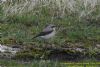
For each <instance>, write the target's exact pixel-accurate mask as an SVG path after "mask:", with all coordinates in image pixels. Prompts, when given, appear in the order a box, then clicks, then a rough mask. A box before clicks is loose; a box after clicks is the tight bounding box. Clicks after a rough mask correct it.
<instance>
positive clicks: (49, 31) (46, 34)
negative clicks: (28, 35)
mask: <svg viewBox="0 0 100 67" xmlns="http://www.w3.org/2000/svg"><path fill="white" fill-rule="evenodd" d="M55 28H56V26H55V25H53V24H50V25H48V26H46V27H45V28H44V29H43V31H42V32H40V33H39V34H38V35H36V36H35V37H34V38H37V37H40V38H42V39H45V40H47V39H50V38H52V37H53V36H55V34H56V29H55Z"/></svg>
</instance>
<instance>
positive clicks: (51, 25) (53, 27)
mask: <svg viewBox="0 0 100 67" xmlns="http://www.w3.org/2000/svg"><path fill="white" fill-rule="evenodd" d="M47 27H48V28H50V29H53V30H55V28H56V26H55V25H54V24H49V25H48V26H47Z"/></svg>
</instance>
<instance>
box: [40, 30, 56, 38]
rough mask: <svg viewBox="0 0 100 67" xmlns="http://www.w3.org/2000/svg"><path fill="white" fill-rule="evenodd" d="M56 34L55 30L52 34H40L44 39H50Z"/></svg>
mask: <svg viewBox="0 0 100 67" xmlns="http://www.w3.org/2000/svg"><path fill="white" fill-rule="evenodd" d="M54 35H55V31H53V32H51V33H50V34H47V35H45V36H40V37H41V38H43V39H49V38H52V37H53V36H54Z"/></svg>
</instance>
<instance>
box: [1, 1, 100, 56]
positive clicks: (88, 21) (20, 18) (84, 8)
mask: <svg viewBox="0 0 100 67" xmlns="http://www.w3.org/2000/svg"><path fill="white" fill-rule="evenodd" d="M37 1H38V2H34V3H35V6H33V5H34V4H33V2H31V1H27V2H26V1H24V0H23V1H16V2H15V1H12V2H11V1H9V2H4V3H0V44H4V45H15V44H18V45H23V46H26V47H30V45H32V46H35V47H39V48H41V47H42V46H50V45H52V44H54V45H55V46H56V47H71V48H73V47H75V48H76V47H83V48H86V49H87V51H86V53H85V54H87V55H89V57H91V58H92V57H94V56H96V54H97V53H100V49H94V47H96V45H97V44H100V20H99V18H100V17H99V15H100V5H99V4H100V1H99V0H94V1H93V0H89V1H87V0H77V1H76V0H75V1H74V0H73V1H68V2H67V1H66V0H62V1H60V0H50V1H48V0H47V1H42V2H40V1H39V0H37ZM47 4H48V5H47ZM68 4H70V5H68ZM47 24H55V25H57V26H58V28H57V30H58V31H57V34H56V36H55V37H54V38H53V39H51V40H49V42H50V44H47V43H44V42H42V41H41V40H38V39H32V37H34V36H35V35H36V34H38V33H39V32H41V31H42V29H43V28H44V27H45V25H47ZM80 43H81V44H80ZM75 44H78V45H75ZM32 54H33V53H32ZM25 55H27V54H25ZM22 56H23V55H22ZM98 57H99V56H98Z"/></svg>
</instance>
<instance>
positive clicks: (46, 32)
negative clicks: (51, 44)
mask: <svg viewBox="0 0 100 67" xmlns="http://www.w3.org/2000/svg"><path fill="white" fill-rule="evenodd" d="M52 31H53V30H51V31H45V32H40V33H39V34H38V35H36V36H35V37H34V38H36V37H38V36H45V35H48V34H50V33H51V32H52Z"/></svg>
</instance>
